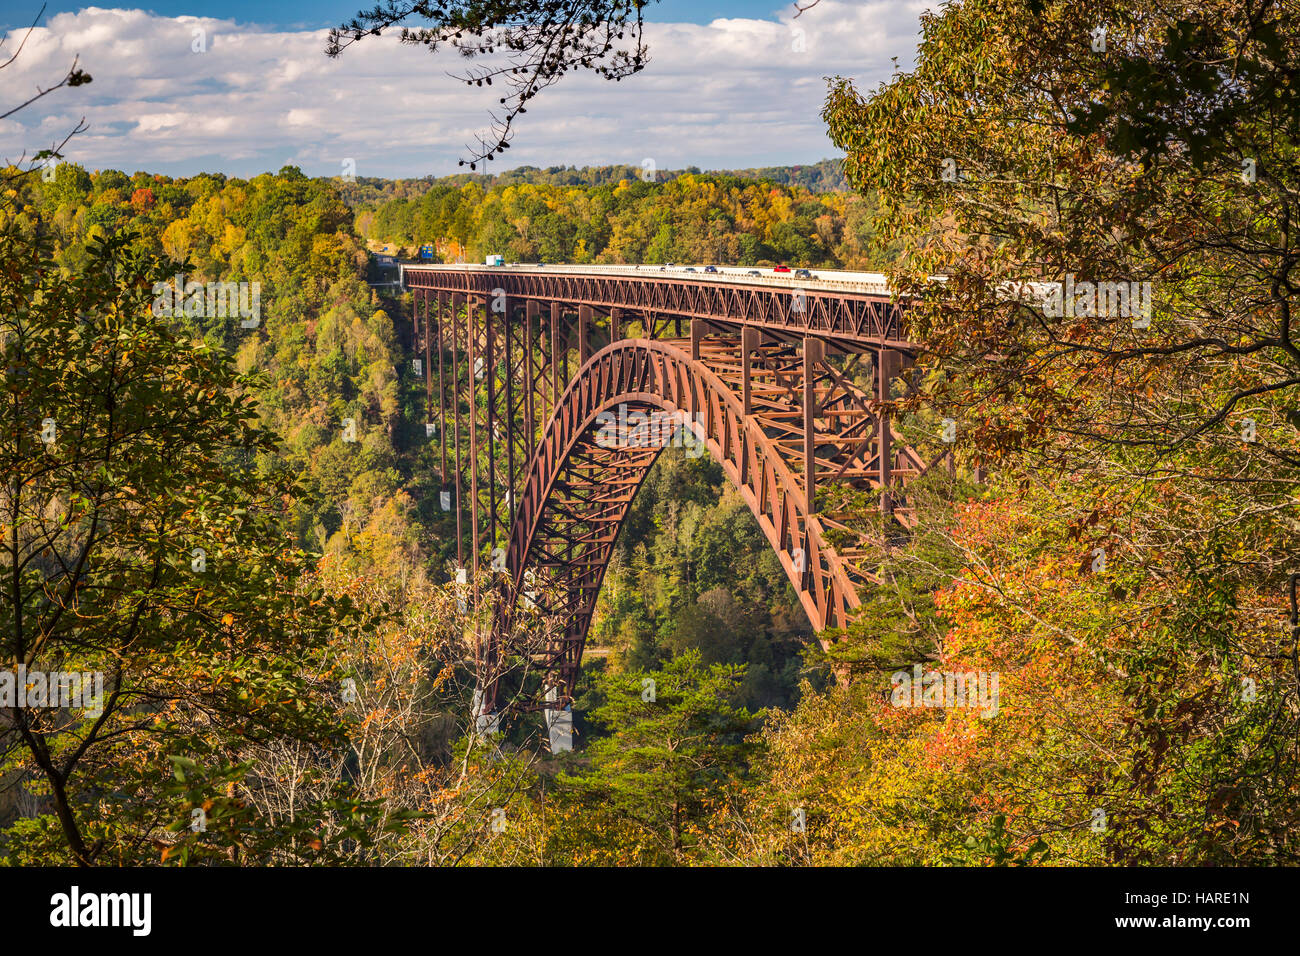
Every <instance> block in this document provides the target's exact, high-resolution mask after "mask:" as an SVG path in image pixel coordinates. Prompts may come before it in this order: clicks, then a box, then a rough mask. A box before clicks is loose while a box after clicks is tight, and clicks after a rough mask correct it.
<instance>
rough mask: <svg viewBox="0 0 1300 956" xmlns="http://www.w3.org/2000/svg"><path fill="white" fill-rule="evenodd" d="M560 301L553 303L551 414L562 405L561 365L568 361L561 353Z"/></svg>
mask: <svg viewBox="0 0 1300 956" xmlns="http://www.w3.org/2000/svg"><path fill="white" fill-rule="evenodd" d="M559 336H560V303H558V302H552V303H551V414H552V415H554V414H555V410H556V409H557V408H559V407H560V367H561V365H562V364H563V363H565V362H567V361H568V357H567V356H561V355H560V340H559Z"/></svg>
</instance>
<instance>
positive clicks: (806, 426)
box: [404, 267, 951, 712]
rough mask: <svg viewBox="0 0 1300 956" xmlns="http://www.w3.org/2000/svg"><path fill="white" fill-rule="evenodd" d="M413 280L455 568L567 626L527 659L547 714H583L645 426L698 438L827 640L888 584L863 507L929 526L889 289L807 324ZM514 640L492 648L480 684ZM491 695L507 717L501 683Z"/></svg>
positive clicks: (642, 281) (689, 305)
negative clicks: (673, 425) (603, 599)
mask: <svg viewBox="0 0 1300 956" xmlns="http://www.w3.org/2000/svg"><path fill="white" fill-rule="evenodd" d="M404 279H405V281H406V284H407V286H408V288H410V289H411V290H412V291H413V292H414V313H413V314H414V340H413V348H414V352H415V355H416V356H417V357H420V358H422V361H423V374H424V376H425V382H426V399H427V410H428V411H427V421H428V423H429V424H430V425H431V426H433V427H432V428H431V429H430V430H429V432H430V439H429V440H430V441H432V442H436V448H437V452H436V456H435V457H436V460H437V461H438V463H439V469H440V480H441V491H440V504H441V506H442V508H443V510H445V511H446V512H448V519H449V521H450V520H453V519H454V527H455V532H454V533H455V536H456V555H457V563H458V565H459V566H460V567H462V568H465V569H466V571H467V572H468V573H473V574H474V575H475V580H477V579H478V572H480V571H487V570H489V569H497V570H501V571H503V572H504V573H503V574H501V575H499V579H500V580H501V581H502V583H503V584H505V585H506V588H505V590H506V598H505V600H504V603H503V604H502V606H503V607H505V608H507V609H510V610H508V611H507V612H506V614H507V615H510V614H514V613H516V612H522V609H523V608H525V607H527V608H528V609H530V610H531V609H536V610H538V611H539V612H541V617H540V618H539V620H547V621H552V622H561V623H560V624H558V625H554V626H552V628H551V630H550V631H548V633H546V634H545V635H544V636H543V639H542V640H541V641H540V642H538V645H537V647H538V648H540V649H536V648H535V649H534V650H532V651H530V654H531V655H532V656H533V663H534V665H536V667H537V669H538V670H539V671H540V672H541V673H542V675H543V680H542V688H541V691H540V693H538V694H537V695H536V697H535V703H536V704H537V705H538V706H541V701H542V700H543V699H546V701H547V703H546V706H552V707H554V706H562V705H563V704H564V703H567V702H569V701H571V699H572V695H573V691H574V688H575V686H576V681H577V676H578V671H579V668H580V664H581V659H582V652H583V645H584V641H585V638H586V633H587V629H588V627H589V626H590V623H591V618H592V614H593V612H594V610H595V606H596V598H597V595H598V593H599V591H600V586H601V583H602V581H603V579H604V575H605V570H606V568H607V567H608V563H609V559H610V557H611V555H612V553H613V549H614V545H615V543H616V541H617V539H618V534H619V531H620V529H621V528H622V525H623V523H624V520H625V519H626V517H627V514H628V511H629V508H630V506H631V503H632V500H633V498H634V497H635V495H636V491H637V489H638V488H639V487H640V485H641V482H642V481H643V480H644V478H645V476H646V474H647V473H648V472H649V469H650V467H651V465H653V463H654V461H655V460H656V458H657V457H658V455H659V453H660V450H661V448H660V447H659V445H658V444H649V445H647V443H646V442H645V441H644V440H643V439H644V437H645V436H644V428H642V429H640V430H638V429H636V428H635V427H634V425H627V424H625V422H626V420H627V418H628V417H629V416H631V417H632V420H633V422H634V423H635V421H636V418H635V414H634V413H643V414H644V415H646V416H650V415H652V414H656V413H657V414H660V415H663V414H665V413H667V414H669V415H677V416H681V417H682V418H683V419H685V420H688V421H689V422H690V423H691V427H692V429H693V431H694V434H695V435H696V436H697V439H698V440H699V441H702V442H703V444H704V446H705V447H706V448H707V450H708V453H709V454H710V455H711V456H713V458H714V459H715V460H716V461H718V462H719V463H720V464H721V466H722V468H723V470H724V472H725V473H726V474H727V477H728V478H729V479H730V480H731V481H732V482H733V483H734V484H735V486H736V487H737V488H738V489H739V492H740V494H741V496H742V497H743V498H744V500H745V502H746V503H747V504H748V505H749V507H750V509H751V511H752V512H753V513H754V516H755V517H756V519H757V520H758V524H759V527H760V528H761V529H762V531H763V533H764V535H765V536H766V537H767V539H768V541H769V543H770V544H771V546H772V548H773V549H774V551H775V552H776V554H777V556H778V557H779V559H780V561H781V564H782V566H783V567H784V568H785V570H786V574H787V576H788V577H789V578H790V581H791V583H792V584H793V585H794V587H795V590H796V592H797V593H798V595H799V599H800V602H801V603H802V605H803V607H804V609H805V611H806V612H807V614H808V617H809V620H810V622H811V623H812V625H813V627H814V628H815V629H817V630H819V631H820V630H823V629H826V628H842V627H844V626H846V625H847V624H849V623H851V621H852V620H853V618H854V611H855V609H856V608H857V607H859V605H860V603H861V597H860V594H861V592H862V591H863V589H864V588H865V587H867V586H869V585H870V583H871V582H872V581H873V573H872V567H871V561H872V554H873V553H875V552H874V549H872V548H871V547H869V546H868V545H870V543H871V541H870V538H871V536H872V535H871V532H869V531H864V529H863V527H862V526H861V525H862V520H861V514H862V507H861V502H862V496H863V495H871V496H873V500H875V501H876V505H877V507H878V508H879V509H880V511H881V512H883V514H884V515H885V518H886V526H887V527H888V526H891V525H892V526H893V527H895V528H900V529H904V528H909V527H911V526H912V525H913V524H914V517H913V514H912V511H911V508H910V507H909V504H908V501H907V498H906V495H905V494H904V491H903V489H904V486H905V485H906V483H907V482H908V481H909V480H911V479H912V478H914V477H915V476H917V475H919V474H921V473H923V472H924V471H925V470H926V468H927V467H928V466H927V465H926V463H925V462H924V461H923V460H922V457H921V455H920V454H919V453H918V452H917V451H916V450H914V449H912V448H909V447H907V446H906V445H905V444H904V443H903V441H902V440H901V438H900V436H899V434H898V432H897V430H896V428H895V427H894V423H893V421H892V412H893V405H894V402H895V401H896V398H897V392H898V389H897V388H895V387H894V386H895V381H896V380H897V379H898V377H899V374H900V372H901V371H902V369H903V368H905V367H906V366H907V365H908V364H910V362H911V360H912V356H913V354H914V350H913V346H912V345H911V344H910V343H909V342H907V341H906V340H905V339H904V338H903V337H902V335H901V322H900V321H899V313H898V310H897V308H896V307H895V306H892V305H890V304H889V302H888V300H887V298H884V297H883V296H881V295H880V294H878V293H875V294H872V293H861V292H853V291H844V290H835V289H830V290H824V291H818V292H807V293H804V300H803V301H802V302H795V303H794V304H793V308H792V303H791V301H790V300H791V298H792V295H793V293H792V291H791V289H789V288H786V287H776V288H771V287H759V288H736V287H732V286H729V285H727V284H725V283H720V284H719V285H718V286H717V287H716V288H714V287H710V286H708V285H707V284H701V283H700V282H698V281H690V282H678V281H675V280H671V279H657V278H641V277H636V276H631V277H629V276H601V275H593V276H587V277H584V276H582V275H576V274H573V273H572V272H570V273H567V274H564V275H556V276H555V277H554V278H552V277H550V276H537V275H529V274H522V275H521V274H509V273H505V272H502V273H495V272H487V273H485V272H483V271H477V272H471V271H462V270H449V269H429V270H420V269H416V268H411V267H407V268H406V269H405V271H404ZM679 286H690V288H678V287H679ZM620 406H622V407H623V417H618V416H617V412H618V410H619V408H620ZM603 412H609V413H613V417H615V419H616V421H617V423H618V424H616V425H614V426H610V424H609V418H610V417H611V416H608V415H607V416H606V417H605V418H604V419H602V418H601V417H600V416H601V413H603ZM679 420H680V419H679ZM942 457H943V456H940V458H942ZM949 460H951V459H950V458H949ZM933 463H934V462H931V465H932V464H933ZM855 495H856V497H854V496H855ZM877 534H878V532H877ZM836 542H838V544H837V543H836ZM507 631H508V627H506V626H505V622H503V624H502V626H501V627H498V628H496V629H495V630H494V632H493V634H492V635H487V636H485V638H484V640H483V641H482V642H481V644H482V646H481V647H480V648H479V662H480V666H481V667H482V668H484V670H483V673H491V674H495V673H496V672H495V670H494V667H495V664H496V662H497V660H498V658H499V655H500V650H501V649H500V648H499V647H496V646H494V642H498V641H500V640H501V635H503V634H505V633H507ZM484 684H485V686H484V687H483V688H482V691H483V695H484V708H485V710H487V711H489V712H491V711H494V710H495V709H496V707H497V700H496V693H497V688H496V679H495V677H492V678H490V679H488V680H486V681H485V682H484ZM548 694H549V697H548V696H547V695H548Z"/></svg>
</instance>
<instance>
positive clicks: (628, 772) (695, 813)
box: [559, 651, 763, 862]
mask: <svg viewBox="0 0 1300 956" xmlns="http://www.w3.org/2000/svg"><path fill="white" fill-rule="evenodd" d="M744 677H745V668H744V667H743V666H734V665H720V664H719V665H705V664H704V663H702V661H701V659H700V655H699V652H697V651H689V652H687V653H685V654H682V655H680V656H679V657H676V658H674V659H673V660H671V661H669V662H668V663H667V664H665V665H664V666H663V668H662V669H660V670H655V671H648V672H647V671H634V672H629V673H622V674H615V675H610V676H607V677H604V678H603V679H601V680H600V681H599V682H598V690H599V692H600V693H601V694H603V696H604V703H602V704H601V705H600V706H599V707H597V708H595V710H593V711H592V714H591V718H592V720H593V721H594V722H596V723H598V724H600V725H602V726H603V728H604V729H605V731H606V735H605V736H602V737H599V738H597V739H595V740H594V741H592V743H591V744H590V745H589V746H588V747H587V748H586V750H585V751H584V752H583V754H582V758H583V766H582V768H581V769H580V770H578V771H576V772H575V773H572V774H563V775H561V776H560V778H559V782H560V784H561V785H562V786H563V787H566V788H569V789H571V790H572V791H574V792H575V793H576V794H578V795H580V796H581V797H582V798H583V799H584V800H585V801H586V802H587V803H588V804H589V805H591V806H592V807H595V808H598V809H599V811H600V812H603V813H613V814H615V815H616V816H617V817H619V818H620V819H621V820H623V821H625V822H629V823H631V824H632V825H633V826H635V827H636V828H637V829H638V830H639V831H640V832H642V833H644V834H645V836H646V837H647V838H648V839H649V840H650V841H652V842H653V844H654V845H656V846H657V847H658V848H659V850H660V852H661V853H662V854H663V857H664V858H665V859H666V860H670V861H673V862H678V861H680V859H681V857H682V854H683V852H684V850H685V849H686V848H687V844H688V842H690V841H691V840H692V839H693V838H694V834H695V832H696V827H697V825H698V823H699V821H701V820H702V819H703V818H704V817H705V816H706V814H708V813H709V812H710V811H711V810H712V809H713V808H714V807H715V806H716V805H717V804H719V803H721V802H725V800H726V799H727V797H728V795H729V793H730V792H731V791H732V789H733V788H734V787H735V786H736V784H737V782H738V781H740V780H741V779H743V778H744V776H745V773H746V771H747V768H748V766H749V762H750V760H751V759H752V758H753V756H754V754H755V748H756V746H757V745H756V744H754V743H753V742H751V741H750V740H748V739H747V738H746V735H747V734H749V733H750V732H752V731H753V730H754V729H756V726H757V722H758V721H759V720H760V719H761V718H762V716H763V714H762V712H759V713H757V714H755V713H751V712H750V711H748V710H746V709H744V708H743V707H737V706H735V705H733V704H732V703H731V700H732V699H733V698H734V697H735V695H736V692H737V689H738V688H739V686H740V684H741V682H742V681H743V680H744Z"/></svg>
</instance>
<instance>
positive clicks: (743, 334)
mask: <svg viewBox="0 0 1300 956" xmlns="http://www.w3.org/2000/svg"><path fill="white" fill-rule="evenodd" d="M761 341H762V335H761V333H760V332H759V331H758V329H756V328H754V327H753V326H752V325H747V326H745V327H744V328H743V329H741V330H740V353H741V373H742V380H741V393H740V395H741V401H742V402H743V403H744V407H745V414H746V415H752V414H753V413H754V396H753V393H752V391H751V387H750V361H751V357H752V356H753V353H754V350H755V349H757V348H758V345H759V342H761Z"/></svg>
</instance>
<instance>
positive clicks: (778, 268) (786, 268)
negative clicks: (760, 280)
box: [772, 266, 790, 272]
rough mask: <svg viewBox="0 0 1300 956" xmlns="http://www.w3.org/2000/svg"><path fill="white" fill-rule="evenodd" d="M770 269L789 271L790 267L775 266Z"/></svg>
mask: <svg viewBox="0 0 1300 956" xmlns="http://www.w3.org/2000/svg"><path fill="white" fill-rule="evenodd" d="M772 271H773V272H789V271H790V267H789V266H777V267H776V268H774V269H773V270H772Z"/></svg>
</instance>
